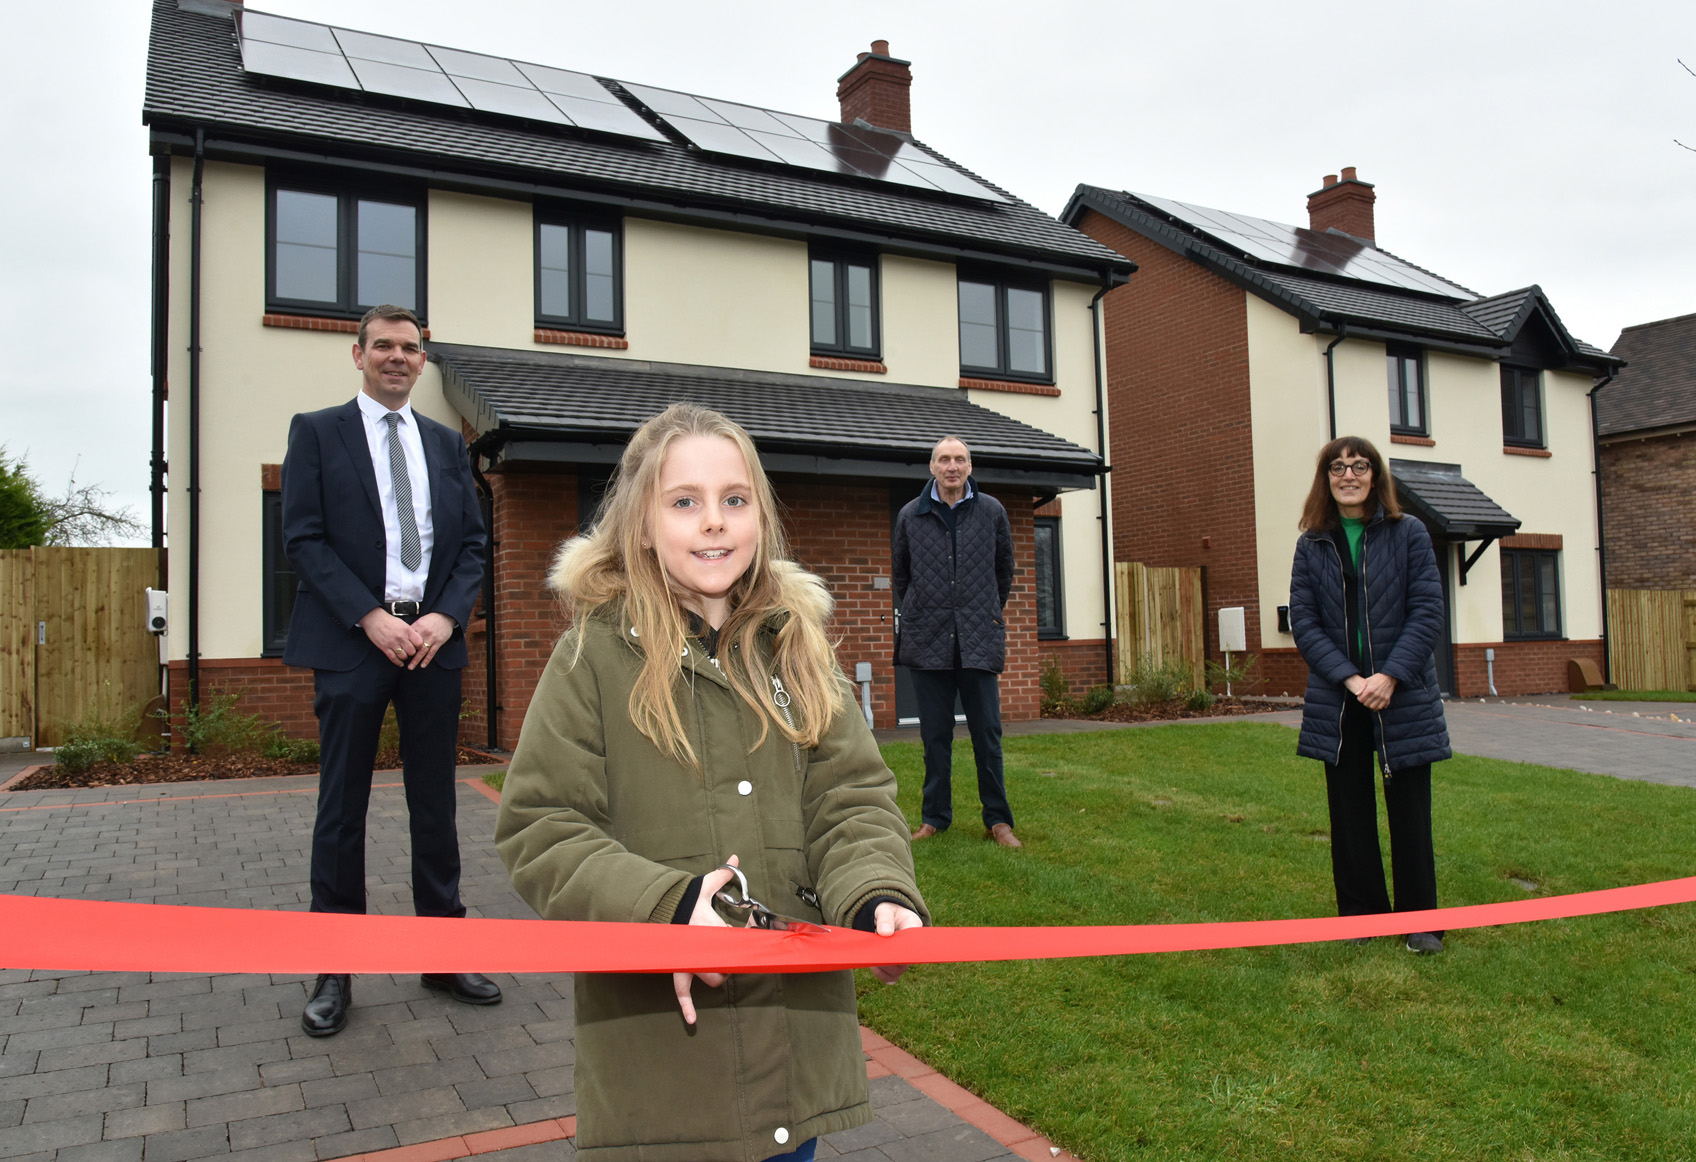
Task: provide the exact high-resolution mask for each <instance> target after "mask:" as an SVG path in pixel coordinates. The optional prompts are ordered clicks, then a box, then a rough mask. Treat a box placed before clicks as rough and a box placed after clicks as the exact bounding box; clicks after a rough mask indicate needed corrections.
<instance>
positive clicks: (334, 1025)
mask: <svg viewBox="0 0 1696 1162" xmlns="http://www.w3.org/2000/svg"><path fill="white" fill-rule="evenodd" d="M352 1001H353V978H352V977H351V976H349V975H347V974H346V973H327V974H325V975H323V976H320V977H319V978H318V985H317V987H316V988H314V989H313V990H312V999H311V1000H309V1001H307V1002H306V1008H305V1009H303V1010H301V1014H300V1027H301V1028H302V1029H305V1030H306V1035H307V1036H308V1037H328V1036H330V1035H331V1034H333V1033H340V1032H341V1031H342V1026H344V1025H346V1024H347V1007H348V1005H349V1004H350V1003H352Z"/></svg>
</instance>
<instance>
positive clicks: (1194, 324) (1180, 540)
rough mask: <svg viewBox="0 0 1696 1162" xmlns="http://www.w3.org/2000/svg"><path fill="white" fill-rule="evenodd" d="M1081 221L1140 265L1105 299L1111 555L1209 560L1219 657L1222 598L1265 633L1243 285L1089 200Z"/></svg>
mask: <svg viewBox="0 0 1696 1162" xmlns="http://www.w3.org/2000/svg"><path fill="white" fill-rule="evenodd" d="M1080 228H1081V229H1082V230H1083V232H1084V233H1085V234H1088V235H1089V236H1090V237H1092V238H1094V239H1096V240H1097V241H1098V242H1101V243H1103V244H1104V245H1106V246H1110V247H1112V248H1113V249H1114V250H1117V251H1119V252H1120V253H1121V254H1124V255H1126V256H1127V257H1129V258H1131V259H1133V260H1135V261H1136V263H1137V264H1138V267H1139V269H1138V271H1137V273H1136V274H1135V275H1134V276H1132V278H1131V280H1130V282H1129V283H1128V284H1127V285H1125V286H1122V287H1119V288H1117V289H1115V290H1114V291H1112V292H1111V293H1109V294H1108V295H1107V297H1106V299H1105V300H1104V301H1105V306H1106V323H1105V333H1106V369H1107V384H1108V393H1109V394H1108V398H1109V411H1110V416H1111V422H1110V429H1111V430H1110V436H1109V439H1110V443H1111V447H1112V449H1113V559H1114V560H1116V561H1140V562H1142V563H1143V564H1145V565H1153V566H1161V567H1168V566H1175V565H1189V566H1196V565H1199V566H1201V567H1202V568H1204V569H1206V570H1207V572H1206V574H1205V580H1204V587H1205V590H1206V597H1207V608H1206V614H1205V621H1206V626H1205V632H1206V634H1207V642H1208V656H1209V657H1211V658H1214V659H1216V660H1222V659H1223V655H1222V654H1221V653H1220V652H1219V650H1218V628H1219V621H1218V610H1220V609H1222V608H1225V607H1227V606H1233V605H1240V606H1242V607H1243V608H1244V611H1245V616H1246V618H1247V629H1248V640H1249V641H1251V642H1258V641H1259V640H1260V603H1259V589H1258V583H1257V577H1256V573H1257V565H1256V545H1255V526H1254V450H1253V444H1252V441H1251V438H1250V437H1251V433H1250V424H1249V376H1248V321H1247V307H1246V305H1245V301H1244V297H1243V296H1244V292H1243V291H1241V290H1239V289H1237V288H1236V287H1233V286H1231V285H1230V284H1229V283H1227V282H1225V281H1224V280H1223V279H1221V278H1218V277H1217V276H1215V275H1212V274H1209V273H1208V272H1207V271H1205V270H1203V269H1202V268H1201V267H1200V266H1198V265H1196V264H1195V263H1193V262H1190V261H1188V260H1187V259H1183V258H1180V257H1179V256H1177V255H1176V254H1173V253H1172V252H1171V251H1170V250H1167V249H1166V248H1165V247H1163V246H1159V245H1157V244H1155V243H1153V242H1150V241H1148V240H1147V239H1145V238H1144V237H1142V235H1140V234H1137V233H1136V232H1134V231H1132V230H1129V229H1127V228H1125V227H1124V226H1121V225H1119V224H1118V223H1117V222H1114V221H1112V220H1111V219H1109V218H1106V217H1104V216H1102V215H1100V214H1097V213H1095V212H1093V211H1091V212H1089V213H1088V214H1086V215H1085V217H1084V220H1083V222H1082V223H1081V224H1080Z"/></svg>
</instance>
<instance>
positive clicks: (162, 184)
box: [148, 154, 171, 589]
mask: <svg viewBox="0 0 1696 1162" xmlns="http://www.w3.org/2000/svg"><path fill="white" fill-rule="evenodd" d="M170 295H171V158H170V156H169V155H168V154H163V155H159V156H156V157H154V159H153V336H152V356H153V358H152V364H153V458H152V461H151V463H150V464H149V466H148V468H149V476H150V477H151V483H150V485H149V489H148V491H149V492H151V493H152V496H153V547H154V548H155V549H163V548H164V547H165V398H166V395H167V394H168V391H169V388H168V384H167V377H168V375H169V374H170V370H169V369H170V356H169V349H170V341H171V340H170V325H171V305H170ZM169 585H170V579H169V577H168V576H167V571H166V568H165V556H164V554H163V553H161V554H160V555H159V580H158V582H157V586H158V588H160V589H166V588H169Z"/></svg>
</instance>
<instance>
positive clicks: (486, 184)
mask: <svg viewBox="0 0 1696 1162" xmlns="http://www.w3.org/2000/svg"><path fill="white" fill-rule="evenodd" d="M196 132H197V133H198V132H199V131H198V130H197V131H196ZM151 140H152V141H153V142H154V143H155V144H158V145H165V146H170V147H173V148H186V147H187V146H188V145H190V144H191V139H190V138H188V137H186V136H183V135H181V134H176V133H168V132H164V131H160V130H155V131H154V132H153V133H152V135H151ZM207 148H208V149H209V150H211V151H212V152H213V153H215V154H216V155H217V156H216V159H217V160H226V159H227V160H231V161H239V162H246V163H249V164H253V163H259V164H264V163H266V162H288V163H292V164H297V165H311V166H327V167H335V168H337V169H341V170H344V171H348V170H352V171H360V172H365V173H373V174H382V175H384V176H387V177H399V178H406V179H410V180H413V181H418V182H423V183H425V184H428V185H430V186H431V187H432V188H436V189H444V190H461V191H468V192H478V193H485V194H486V193H496V194H501V195H504V196H508V197H513V198H519V199H525V200H528V199H534V198H545V199H556V200H559V201H567V202H575V203H578V204H582V205H594V206H603V207H611V208H616V209H620V210H624V211H627V212H630V213H634V214H637V215H640V216H648V217H655V218H661V219H666V220H670V221H677V222H690V223H696V222H698V223H702V224H705V225H710V226H713V227H716V228H725V227H734V228H736V229H738V230H745V231H748V232H750V233H759V234H776V235H780V236H785V237H796V238H801V237H805V238H817V239H830V240H834V241H838V242H846V243H853V244H857V245H861V246H875V247H878V248H880V249H883V250H888V251H891V252H893V253H901V254H911V255H915V256H919V257H926V258H937V259H941V260H945V261H949V262H965V263H968V264H970V263H979V264H984V265H992V266H1012V267H1017V268H1020V269H1023V270H1028V271H1032V272H1035V273H1040V274H1045V275H1048V276H1049V277H1053V278H1061V279H1067V280H1071V281H1075V282H1100V281H1102V280H1103V278H1109V279H1111V278H1113V277H1115V276H1119V277H1121V278H1122V277H1128V275H1129V271H1128V270H1127V269H1126V268H1127V267H1129V268H1131V269H1135V266H1134V264H1133V263H1131V262H1130V261H1129V260H1128V259H1121V261H1120V262H1113V263H1109V262H1106V261H1101V262H1098V263H1096V264H1094V265H1077V264H1073V263H1069V262H1065V261H1055V260H1052V259H1043V258H1038V257H1035V256H1029V255H1018V254H1009V253H1002V252H999V251H994V250H979V249H973V248H970V247H963V246H957V245H950V244H948V243H944V242H928V241H923V240H918V239H913V238H906V237H901V236H899V235H894V234H884V233H879V232H876V231H869V230H860V229H849V228H846V227H840V226H833V225H830V224H829V223H828V222H826V221H823V220H809V219H805V218H785V217H783V216H781V215H780V214H779V213H775V212H771V211H765V212H754V211H750V210H742V209H731V208H717V207H709V206H702V205H700V204H699V202H692V201H689V200H688V197H689V195H686V194H682V193H680V194H679V195H678V198H679V200H677V201H664V200H661V199H657V198H647V197H640V196H636V195H631V194H621V193H616V192H611V191H604V190H602V191H594V190H584V189H582V188H579V187H572V188H562V187H558V186H548V185H543V184H540V183H537V182H527V181H519V180H515V179H507V178H497V177H489V176H482V175H467V174H464V173H455V172H446V171H443V170H439V169H433V168H430V167H427V166H412V165H402V164H398V163H385V162H374V161H368V160H361V159H356V158H346V157H339V156H336V155H333V154H326V153H309V152H305V151H301V150H294V149H285V148H282V147H279V146H271V145H265V144H262V143H258V142H246V141H229V140H213V141H210V142H208V143H207ZM1088 262H1089V260H1088V259H1086V258H1084V257H1083V256H1079V257H1078V263H1080V264H1083V263H1088Z"/></svg>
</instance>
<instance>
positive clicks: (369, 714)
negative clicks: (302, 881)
mask: <svg viewBox="0 0 1696 1162" xmlns="http://www.w3.org/2000/svg"><path fill="white" fill-rule="evenodd" d="M463 674H464V671H462V670H457V669H454V670H450V669H445V668H444V667H442V666H437V665H430V666H420V667H419V668H418V669H416V670H407V669H404V668H402V667H400V666H395V665H392V664H391V663H389V662H387V661H385V660H384V659H383V657H382V655H380V654H379V653H378V652H377V651H376V650H372V651H371V653H370V656H369V657H368V658H367V659H366V660H365V661H364V662H362V663H360V664H359V665H358V666H357V667H355V668H354V669H352V670H348V671H345V672H342V671H335V670H315V671H313V691H314V696H313V701H312V709H313V712H314V713H315V714H317V715H318V743H319V775H318V820H317V822H316V824H314V826H313V828H312V910H313V911H314V912H360V913H362V912H364V911H365V812H366V807H367V806H368V805H369V803H370V800H371V768H372V766H373V765H374V763H375V760H376V757H377V737H378V735H379V734H380V733H381V731H382V728H383V714H384V712H385V711H386V710H387V709H388V707H389V704H390V703H391V702H393V703H394V708H395V719H396V721H397V722H398V723H399V725H400V752H401V762H402V767H403V773H402V779H403V781H404V783H405V785H406V812H407V823H408V826H409V828H410V830H411V833H412V905H413V908H414V910H415V911H416V912H417V913H418V915H420V916H463V915H465V905H464V904H462V903H461V902H460V899H459V831H458V823H457V818H456V817H457V814H458V803H457V801H456V795H457V791H456V788H455V785H454V763H455V757H456V754H457V741H458V735H459V706H460V679H461V677H462V676H463Z"/></svg>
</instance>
